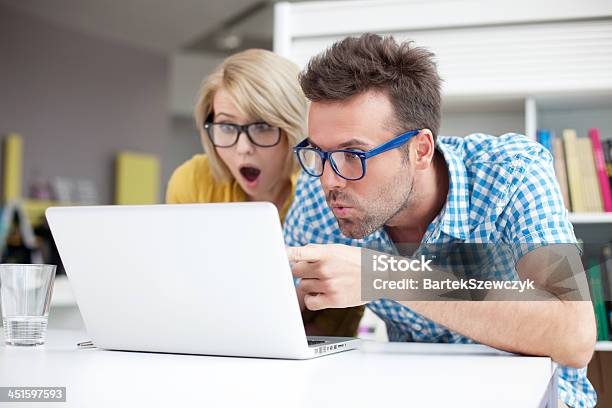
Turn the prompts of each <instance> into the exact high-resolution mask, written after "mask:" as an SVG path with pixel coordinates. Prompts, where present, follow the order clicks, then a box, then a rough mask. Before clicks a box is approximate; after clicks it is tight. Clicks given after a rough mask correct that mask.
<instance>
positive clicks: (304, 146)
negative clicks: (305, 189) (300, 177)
mask: <svg viewBox="0 0 612 408" xmlns="http://www.w3.org/2000/svg"><path fill="white" fill-rule="evenodd" d="M421 130H422V129H414V130H409V131H407V132H404V133H402V134H400V135H398V136H396V137H394V138H393V139H391V140H388V141H386V142H385V143H383V144H381V145H378V146H376V147H375V148H373V149H370V150H368V151H366V152H362V151H360V150H350V149H340V150H330V151H323V150H320V149H317V148H314V147H308V144H309V140H308V138H306V139H304V140H302V141H301V142H300V143H299V144H297V145H296V146H295V147H294V148H293V152H294V153H295V155H296V156H297V159H298V161H299V163H300V166H302V169H303V170H304V171H305V172H306V174H308V175H309V176H311V177H321V176H322V175H323V172H324V171H325V162H326V161H329V163H330V164H331V166H332V170H333V171H334V173H336V174H337V175H338V176H339V177H341V178H343V179H345V180H349V181H357V180H361V179H362V178H364V177H365V175H366V160H367V159H370V158H372V157H374V156H377V155H379V154H381V153H384V152H387V151H389V150H393V149H397V148H398V147H401V146H402V145H404V144H406V143H407V142H408V141H409V140H410V139H411V138H413V137H414V136H416V135H418V134H419V133H421ZM301 150H310V151H314V152H316V153H317V154H318V155H319V157H321V160H322V162H323V163H322V165H321V174H319V175H318V176H315V175H313V174H312V173H310V172H309V171H308V170H307V169H306V166H304V164H303V163H302V159H301V158H300V154H299V152H300V151H301ZM333 153H351V154H354V155H356V156H357V157H359V159H360V160H361V169H362V172H361V177H359V178H355V179H351V178H347V177H344V176H343V175H342V174H340V171H339V170H338V168H337V167H336V163H334V161H333V160H331V155H332V154H333Z"/></svg>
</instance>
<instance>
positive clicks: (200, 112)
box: [194, 49, 308, 181]
mask: <svg viewBox="0 0 612 408" xmlns="http://www.w3.org/2000/svg"><path fill="white" fill-rule="evenodd" d="M299 72H300V70H299V68H298V66H297V65H296V64H294V63H293V62H291V61H289V60H287V59H285V58H283V57H281V56H279V55H277V54H274V53H273V52H271V51H266V50H260V49H251V50H246V51H242V52H239V53H237V54H234V55H232V56H230V57H228V58H226V59H225V60H224V61H223V63H221V65H219V66H218V67H217V68H216V69H215V71H214V72H213V73H212V74H210V75H209V76H208V77H207V78H205V79H204V81H202V86H201V87H200V92H199V95H198V100H197V103H196V106H195V110H194V116H195V121H196V126H197V128H198V129H199V131H200V133H201V134H202V138H201V139H202V143H203V144H204V150H205V151H206V154H207V155H208V162H209V164H210V168H211V171H212V174H213V177H214V178H215V180H217V181H227V180H231V179H232V176H231V173H230V171H229V170H228V168H227V166H226V165H225V163H223V161H222V160H221V158H220V157H219V155H218V154H217V152H216V150H215V147H214V146H213V144H212V143H211V141H210V139H209V138H208V135H207V134H205V132H206V131H205V130H204V129H203V125H204V121H206V120H208V118H209V116H210V115H211V114H213V108H214V106H213V100H214V97H215V93H216V92H217V90H219V89H220V88H223V89H224V90H225V91H227V93H228V94H229V95H230V97H231V99H232V101H233V103H234V105H235V106H236V108H237V109H238V110H239V111H240V112H241V113H242V114H244V115H246V116H249V117H251V118H254V119H257V120H263V121H264V122H266V123H268V124H269V125H271V126H277V127H279V128H280V129H281V131H282V133H283V134H284V135H286V137H287V142H288V145H289V149H287V150H288V151H287V159H286V167H285V168H286V169H287V175H290V174H291V173H293V172H294V171H296V170H297V169H298V168H299V164H298V163H297V160H296V159H295V157H294V155H293V152H292V148H293V146H295V145H296V144H298V143H299V142H300V141H301V139H303V138H304V137H306V111H307V106H308V101H307V99H306V97H305V96H304V94H303V93H302V89H301V88H300V84H299V82H298V75H299Z"/></svg>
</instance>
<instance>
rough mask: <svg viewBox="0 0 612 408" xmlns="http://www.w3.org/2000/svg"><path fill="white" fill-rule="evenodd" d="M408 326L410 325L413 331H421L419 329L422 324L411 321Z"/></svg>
mask: <svg viewBox="0 0 612 408" xmlns="http://www.w3.org/2000/svg"><path fill="white" fill-rule="evenodd" d="M410 327H412V330H414V331H421V329H422V328H423V326H421V325H420V324H418V323H413V324H412V325H411V326H410Z"/></svg>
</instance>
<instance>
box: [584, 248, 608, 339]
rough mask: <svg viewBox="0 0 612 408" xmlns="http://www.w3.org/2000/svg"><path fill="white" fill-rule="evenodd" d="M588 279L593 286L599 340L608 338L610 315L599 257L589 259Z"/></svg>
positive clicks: (592, 299)
mask: <svg viewBox="0 0 612 408" xmlns="http://www.w3.org/2000/svg"><path fill="white" fill-rule="evenodd" d="M588 271H589V273H588V280H589V284H590V286H591V301H592V302H593V309H594V311H595V319H596V322H597V340H608V337H609V335H608V317H607V316H606V307H605V305H604V297H603V287H602V284H601V269H600V267H599V260H598V259H597V258H589V259H588Z"/></svg>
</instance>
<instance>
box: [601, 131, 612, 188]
mask: <svg viewBox="0 0 612 408" xmlns="http://www.w3.org/2000/svg"><path fill="white" fill-rule="evenodd" d="M603 152H604V159H605V161H606V172H607V173H608V180H609V181H610V190H612V140H606V141H605V142H604V143H603Z"/></svg>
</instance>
